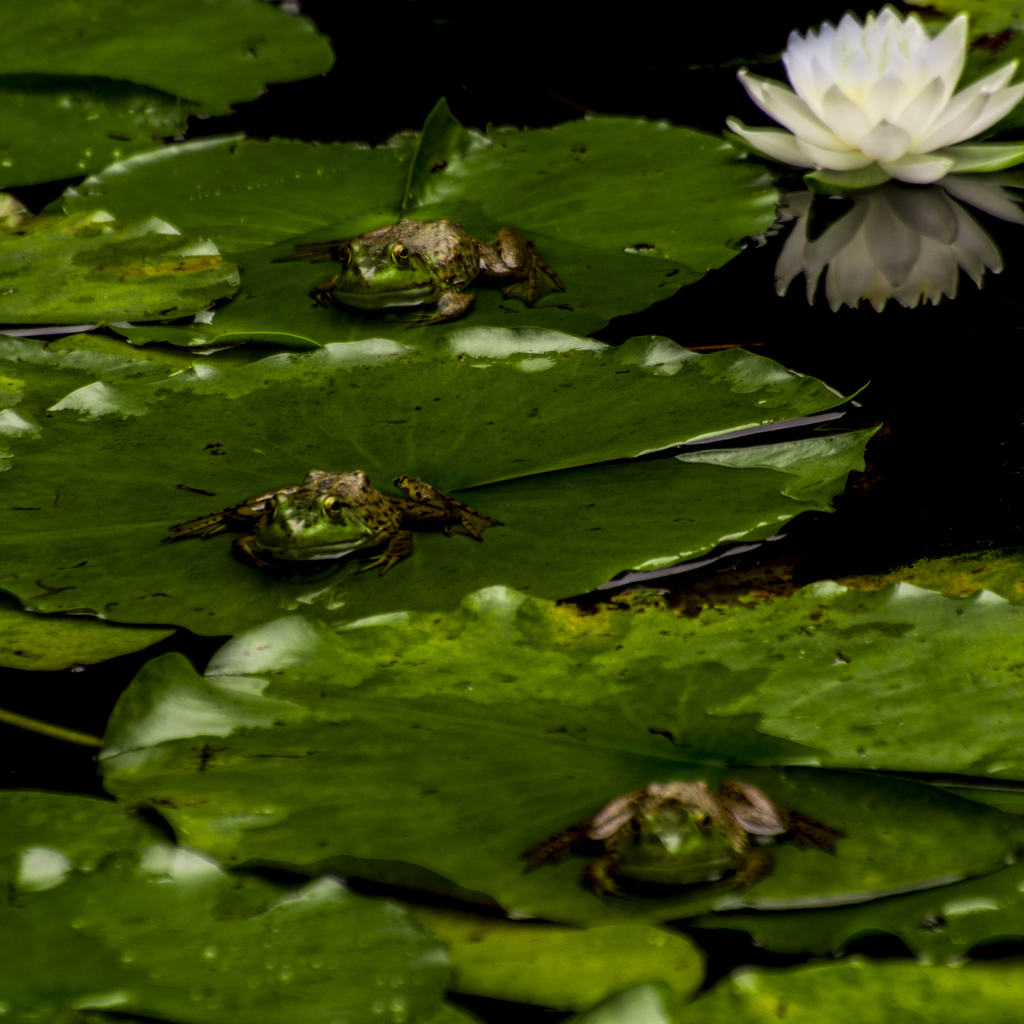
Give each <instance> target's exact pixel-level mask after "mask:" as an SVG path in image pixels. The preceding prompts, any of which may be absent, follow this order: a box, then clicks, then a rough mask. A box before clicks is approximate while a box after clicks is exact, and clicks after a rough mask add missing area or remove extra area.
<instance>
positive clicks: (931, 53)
mask: <svg viewBox="0 0 1024 1024" xmlns="http://www.w3.org/2000/svg"><path fill="white" fill-rule="evenodd" d="M908 20H915V19H908ZM966 60H967V15H966V14H958V15H957V16H956V17H955V18H954V19H953V20H952V21H951V22H950V23H949V24H948V25H947V26H946V27H945V28H944V29H943V30H942V31H941V32H940V33H939V34H938V35H937V36H936V37H935V38H934V39H933V40H931V43H930V44H929V46H928V64H929V67H930V69H931V73H932V74H933V75H938V76H939V77H940V78H941V79H942V81H943V84H944V85H945V87H946V96H947V98H948V97H950V96H952V95H953V90H954V89H955V88H956V83H957V82H959V81H960V75H961V74H963V70H964V62H965V61H966Z"/></svg>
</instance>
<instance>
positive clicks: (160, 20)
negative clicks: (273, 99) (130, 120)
mask: <svg viewBox="0 0 1024 1024" xmlns="http://www.w3.org/2000/svg"><path fill="white" fill-rule="evenodd" d="M12 14H13V16H12V17H10V18H8V19H7V20H6V21H5V24H4V34H3V40H2V43H0V60H2V65H3V69H4V73H5V74H7V75H16V74H45V75H50V74H61V75H96V76H100V77H104V78H116V79H120V80H123V81H128V82H135V83H136V84H138V85H147V86H150V87H151V88H154V89H160V90H162V91H163V92H165V93H169V94H171V95H172V96H181V97H184V98H185V99H188V100H193V101H195V102H196V103H197V104H200V109H201V112H202V113H206V114H228V113H230V112H231V104H233V103H241V102H243V101H244V100H252V99H255V98H256V97H257V96H259V95H260V94H261V93H262V92H264V87H265V86H266V85H267V84H268V83H272V82H291V81H294V80H295V79H299V78H309V77H311V76H313V75H321V74H324V73H325V72H326V71H328V70H329V69H330V67H331V65H332V64H333V62H334V54H333V52H332V51H331V46H330V43H329V42H328V40H327V38H326V36H322V35H320V33H318V32H317V31H316V27H315V26H314V24H313V23H312V22H311V21H310V20H309V19H308V18H302V17H294V16H291V15H288V14H286V13H285V12H284V11H282V10H280V9H278V8H276V7H274V6H273V5H272V4H268V3H264V2H263V0H89V2H88V3H83V2H81V0H47V2H46V3H44V4H36V5H26V4H19V5H17V9H16V12H12Z"/></svg>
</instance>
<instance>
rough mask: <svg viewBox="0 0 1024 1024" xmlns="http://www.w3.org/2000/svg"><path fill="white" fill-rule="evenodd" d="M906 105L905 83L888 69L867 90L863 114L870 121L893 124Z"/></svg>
mask: <svg viewBox="0 0 1024 1024" xmlns="http://www.w3.org/2000/svg"><path fill="white" fill-rule="evenodd" d="M908 103H910V90H909V89H908V88H907V84H906V82H904V81H903V80H902V79H901V78H900V76H899V75H897V74H894V73H893V71H892V70H891V69H890V70H889V71H887V72H886V73H885V74H884V75H882V77H881V78H879V79H877V80H876V81H875V83H874V85H872V86H871V88H870V89H868V94H867V96H866V97H865V98H864V113H866V114H867V115H868V117H869V118H870V119H871V120H872V121H876V122H877V121H890V122H892V123H893V124H895V123H896V122H897V120H898V119H899V116H900V114H902V113H903V111H904V109H905V108H906V106H907V104H908Z"/></svg>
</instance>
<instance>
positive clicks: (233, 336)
mask: <svg viewBox="0 0 1024 1024" xmlns="http://www.w3.org/2000/svg"><path fill="white" fill-rule="evenodd" d="M414 218H415V219H417V220H442V219H447V220H453V221H455V222H456V223H459V224H461V225H462V226H463V227H464V228H465V229H466V230H467V231H468V232H469V233H470V234H472V235H474V237H477V238H482V239H486V240H488V241H493V240H494V239H495V238H496V237H497V234H498V231H499V229H500V228H501V226H502V225H501V224H500V223H499V222H497V221H492V220H490V219H488V218H486V217H484V216H483V215H482V214H481V213H480V211H479V209H478V208H477V207H474V206H471V205H470V204H468V203H454V204H446V203H440V204H437V205H434V206H425V207H420V208H418V209H417V210H416V211H415V214H414ZM393 220H394V218H393V217H392V216H391V215H389V214H387V213H384V214H379V215H377V216H376V217H374V218H372V219H367V218H365V217H359V218H356V219H355V220H353V221H348V222H343V223H339V224H336V225H332V226H331V227H330V228H329V229H327V230H325V229H323V228H321V229H320V230H319V231H315V232H312V233H311V234H307V235H301V236H298V237H296V238H292V239H289V240H288V241H287V242H282V243H280V244H278V245H270V246H264V247H262V248H260V249H256V250H253V251H251V252H244V253H237V254H235V258H236V259H237V260H238V263H239V265H240V266H241V268H242V278H243V282H244V283H243V286H242V289H241V291H240V292H239V295H238V298H237V299H236V300H235V301H234V302H230V303H228V304H227V305H226V306H222V307H221V308H220V309H218V310H216V311H215V312H214V313H213V315H212V317H209V319H208V321H207V323H205V324H192V325H189V326H188V327H180V326H175V325H172V326H167V327H162V328H161V327H157V326H146V327H130V328H123V327H118V328H115V330H117V331H118V333H119V334H122V335H123V336H124V337H126V338H128V339H129V340H130V341H131V342H132V343H133V344H136V345H139V344H146V343H147V342H150V341H167V342H171V343H172V344H176V345H188V346H193V347H194V346H208V345H223V344H225V343H233V342H241V341H247V340H255V341H265V342H272V343H274V344H277V345H282V346H286V347H290V348H298V349H302V348H305V349H312V348H318V347H320V346H321V345H324V344H329V343H331V342H338V341H364V340H367V339H370V338H379V337H383V336H386V337H391V338H394V339H395V340H396V341H399V342H401V343H402V344H404V345H412V344H416V343H417V342H423V341H426V342H429V341H430V340H433V339H437V338H440V337H443V336H444V335H446V334H449V333H450V332H451V331H452V328H453V327H456V328H459V329H462V330H465V329H467V328H469V327H472V328H474V329H480V328H488V327H491V328H540V329H546V330H557V331H573V332H577V333H580V334H589V333H593V332H594V331H598V330H600V329H601V328H602V327H604V326H605V325H606V324H607V323H608V321H609V320H611V319H612V318H613V317H615V316H618V315H621V314H623V313H635V312H638V311H640V310H642V309H646V308H647V307H648V306H650V305H651V303H653V302H657V301H658V300H659V299H664V298H667V297H668V296H669V295H671V294H674V293H675V292H676V291H677V290H678V288H679V287H680V285H684V284H690V283H692V282H693V281H695V280H697V279H698V277H699V276H700V275H696V274H694V273H693V272H692V271H691V270H689V268H687V267H684V266H681V265H680V264H672V263H667V262H666V261H664V260H643V259H637V257H636V256H633V255H630V254H629V253H625V252H615V251H612V250H601V249H596V248H588V247H586V246H582V245H578V244H576V243H573V242H566V241H563V240H561V239H554V238H549V237H545V236H542V235H539V234H536V233H531V232H529V231H528V232H527V235H528V237H529V238H530V240H531V241H532V242H533V243H534V244H535V245H536V247H537V250H538V251H539V252H540V254H541V255H542V256H543V257H544V259H545V260H547V261H548V262H549V263H550V264H551V265H552V266H554V267H557V269H558V273H559V274H560V275H561V277H562V279H563V281H564V282H565V284H566V290H565V291H564V292H551V293H549V294H548V295H545V296H543V297H542V298H540V299H538V300H537V301H536V302H535V303H534V304H533V305H532V306H528V305H527V304H526V303H525V301H524V300H523V299H520V298H506V297H504V295H503V294H502V289H501V287H499V286H498V282H496V281H495V282H491V283H490V284H488V282H487V281H486V279H483V280H482V281H481V282H480V284H479V285H478V286H477V287H475V288H474V289H473V291H474V294H475V296H476V301H475V302H474V304H473V309H472V311H471V312H470V313H469V314H468V315H466V316H463V317H461V318H460V319H459V321H458V322H457V323H455V324H452V323H447V324H426V325H424V324H422V323H420V322H417V321H416V320H414V319H412V318H411V317H410V312H411V311H410V310H405V311H399V312H394V311H392V312H384V313H378V314H375V313H370V312H365V311H360V310H356V309H349V308H347V307H345V306H336V305H331V306H330V307H324V306H319V305H317V304H316V303H314V302H312V301H311V299H310V290H311V288H312V287H313V286H315V285H316V284H318V283H319V282H321V281H323V280H324V278H325V276H329V275H330V274H331V273H332V272H333V271H332V270H331V268H330V267H329V266H325V265H324V264H322V263H317V264H309V263H302V262H298V263H296V262H288V263H281V262H280V260H281V259H282V258H283V257H287V256H289V255H290V254H292V253H293V252H294V251H295V246H296V245H298V244H299V243H302V242H306V241H320V240H322V239H323V238H324V237H332V238H348V237H352V236H353V235H355V234H359V233H361V232H362V231H363V230H366V226H367V225H370V226H372V227H381V226H383V225H386V224H389V223H391V222H392V221H393ZM207 316H209V314H208V315H207Z"/></svg>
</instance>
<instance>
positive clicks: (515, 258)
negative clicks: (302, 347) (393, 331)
mask: <svg viewBox="0 0 1024 1024" xmlns="http://www.w3.org/2000/svg"><path fill="white" fill-rule="evenodd" d="M288 260H306V261H308V262H310V263H328V262H337V263H340V264H341V269H340V270H339V271H338V272H337V273H336V274H334V275H333V276H332V277H329V278H327V280H326V281H322V282H321V283H320V284H318V285H316V286H315V287H314V288H313V290H312V292H310V294H311V295H312V296H313V298H314V299H315V300H316V304H317V305H318V306H327V305H328V302H327V300H328V299H333V300H334V301H335V302H338V303H341V304H343V305H345V306H352V307H354V308H355V309H366V310H382V309H388V308H390V307H392V306H426V305H431V304H433V305H434V306H435V308H434V311H433V312H432V313H422V314H418V315H416V316H413V317H412V318H411V319H414V320H415V321H417V322H418V323H421V324H440V323H445V322H446V321H448V320H455V319H457V318H458V317H460V316H462V315H463V314H465V313H467V312H468V311H469V309H470V307H471V306H472V305H473V301H474V296H473V293H472V291H470V287H471V285H472V284H473V282H474V281H475V280H476V279H477V278H478V277H480V276H481V275H484V276H486V277H494V278H499V279H506V280H508V279H511V283H510V284H509V285H508V287H507V288H505V295H506V297H507V296H510V295H515V296H517V297H518V298H522V299H525V300H526V303H527V304H528V305H532V304H533V302H534V301H535V300H536V299H537V298H539V297H540V296H541V295H546V294H547V293H548V292H550V291H552V290H557V291H565V288H564V286H563V285H562V282H561V281H560V280H559V279H558V275H557V274H556V273H555V272H554V271H553V270H552V269H551V268H550V267H549V266H548V265H547V264H546V263H545V262H544V260H542V259H541V258H540V256H538V255H537V251H536V249H534V247H533V244H532V243H531V242H528V241H527V240H526V239H525V238H524V237H523V236H522V235H521V234H520V233H519V232H518V231H516V230H515V229H514V228H502V229H501V230H500V231H499V232H498V237H497V239H496V240H495V241H494V242H491V243H488V242H482V241H480V239H479V238H474V237H473V236H472V235H470V234H469V233H468V232H466V231H464V230H463V228H462V226H461V225H459V224H456V223H455V222H454V221H450V220H400V221H399V222H398V223H397V224H389V225H388V226H387V227H383V228H377V229H376V230H374V231H367V232H366V233H365V234H362V235H359V236H357V237H356V238H340V239H336V240H335V241H329V242H312V243H310V244H307V245H299V246H297V247H296V250H295V252H294V253H293V254H292V255H290V256H284V257H282V258H281V259H280V260H278V262H286V261H288Z"/></svg>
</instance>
